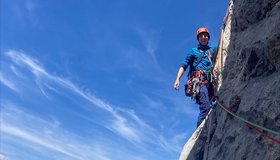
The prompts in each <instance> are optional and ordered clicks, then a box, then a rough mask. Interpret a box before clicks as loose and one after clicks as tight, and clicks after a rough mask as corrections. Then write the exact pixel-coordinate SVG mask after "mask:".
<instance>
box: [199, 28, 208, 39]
mask: <svg viewBox="0 0 280 160" xmlns="http://www.w3.org/2000/svg"><path fill="white" fill-rule="evenodd" d="M200 33H207V34H208V37H209V39H210V33H209V31H208V29H207V28H205V27H201V28H199V29H198V30H197V31H196V37H197V39H198V35H199V34H200Z"/></svg>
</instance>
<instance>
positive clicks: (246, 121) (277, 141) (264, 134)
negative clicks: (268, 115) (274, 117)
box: [215, 96, 280, 144]
mask: <svg viewBox="0 0 280 160" xmlns="http://www.w3.org/2000/svg"><path fill="white" fill-rule="evenodd" d="M215 99H216V102H217V103H218V105H219V106H220V107H222V108H223V109H224V110H225V111H226V112H228V113H229V114H231V115H232V116H234V117H235V118H237V119H238V120H240V121H241V122H243V123H244V124H246V125H247V126H248V127H250V128H252V129H253V130H254V131H256V132H257V133H259V134H261V135H263V136H265V137H267V138H269V139H270V140H272V141H273V142H275V143H278V144H280V140H277V139H275V138H273V137H271V136H269V135H268V134H266V133H264V132H263V131H261V130H264V131H267V132H269V133H273V134H275V135H277V136H280V133H279V132H276V131H273V130H271V129H268V128H265V127H262V126H260V125H257V124H255V123H253V122H250V121H248V120H245V119H244V118H242V117H240V116H237V115H236V114H235V113H234V111H232V110H231V109H230V108H229V107H227V106H226V105H225V104H224V103H223V102H221V101H220V100H219V98H218V97H217V96H216V97H215ZM260 129H261V130H260Z"/></svg>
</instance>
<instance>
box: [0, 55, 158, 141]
mask: <svg viewBox="0 0 280 160" xmlns="http://www.w3.org/2000/svg"><path fill="white" fill-rule="evenodd" d="M5 55H7V56H8V57H10V58H11V60H12V61H13V62H14V63H15V64H17V65H19V66H22V67H26V68H28V69H29V70H30V71H31V72H32V73H33V75H34V76H35V82H36V83H37V85H39V88H40V90H41V92H43V94H44V95H46V96H47V93H46V91H44V89H43V88H44V86H46V85H47V88H55V87H51V85H52V83H55V84H56V85H59V86H60V87H64V88H66V89H68V90H69V91H71V92H72V93H75V94H76V95H78V96H80V97H82V98H83V99H85V100H87V101H88V102H90V103H92V104H93V105H94V106H96V107H98V108H100V109H102V110H104V111H106V112H107V113H110V115H111V120H108V121H109V122H111V123H109V124H107V125H106V128H108V129H110V130H111V131H113V132H114V133H116V134H118V135H119V136H121V137H123V138H124V139H127V140H128V141H130V142H133V143H139V144H143V143H144V142H145V143H151V141H153V139H151V138H150V137H156V136H155V135H156V133H154V131H153V130H152V129H151V127H150V126H149V125H147V124H146V123H145V122H144V121H143V120H141V119H140V118H139V117H138V116H137V115H136V114H135V113H134V111H132V110H125V109H122V107H117V106H114V105H111V104H109V103H108V102H105V101H103V100H101V99H100V98H98V97H96V96H94V95H93V94H92V93H91V92H90V91H85V90H83V89H81V88H80V87H78V86H77V85H75V84H74V83H73V82H71V81H70V80H68V79H66V78H63V77H58V76H54V75H52V74H50V73H48V72H47V70H46V69H45V68H44V67H42V66H43V65H41V64H40V62H39V61H38V60H36V59H34V58H32V57H29V56H27V55H26V54H25V53H24V52H22V51H15V50H9V51H7V52H5ZM50 82H51V83H50ZM56 90H57V89H56ZM148 132H150V133H148Z"/></svg>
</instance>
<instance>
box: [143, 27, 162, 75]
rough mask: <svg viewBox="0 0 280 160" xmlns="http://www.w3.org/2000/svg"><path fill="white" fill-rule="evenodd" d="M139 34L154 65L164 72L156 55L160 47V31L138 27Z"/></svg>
mask: <svg viewBox="0 0 280 160" xmlns="http://www.w3.org/2000/svg"><path fill="white" fill-rule="evenodd" d="M138 34H139V36H140V38H141V40H142V41H143V44H144V46H145V49H146V52H147V53H149V55H150V56H151V59H152V61H153V65H154V67H155V68H156V70H157V71H158V72H160V73H163V71H162V70H161V67H160V65H159V63H158V60H157V55H156V50H157V48H158V43H159V40H160V31H158V30H142V29H138Z"/></svg>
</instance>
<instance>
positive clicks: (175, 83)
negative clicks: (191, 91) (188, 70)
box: [173, 79, 180, 90]
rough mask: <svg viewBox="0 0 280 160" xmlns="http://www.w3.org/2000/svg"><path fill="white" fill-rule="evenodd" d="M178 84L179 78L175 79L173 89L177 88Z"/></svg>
mask: <svg viewBox="0 0 280 160" xmlns="http://www.w3.org/2000/svg"><path fill="white" fill-rule="evenodd" d="M179 86H180V80H178V79H176V80H175V82H174V86H173V87H174V89H175V90H179Z"/></svg>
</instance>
